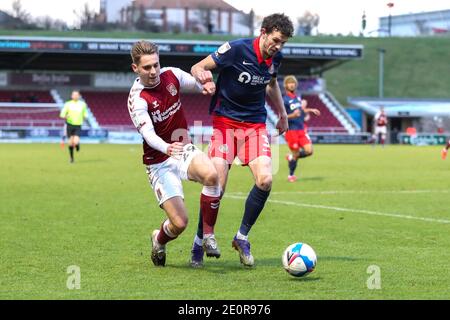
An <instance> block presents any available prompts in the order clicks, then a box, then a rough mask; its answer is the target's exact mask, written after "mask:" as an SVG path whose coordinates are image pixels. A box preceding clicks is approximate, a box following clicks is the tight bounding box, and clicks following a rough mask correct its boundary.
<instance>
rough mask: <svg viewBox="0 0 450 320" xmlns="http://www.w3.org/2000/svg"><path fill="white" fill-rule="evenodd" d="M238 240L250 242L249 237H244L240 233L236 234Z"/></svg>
mask: <svg viewBox="0 0 450 320" xmlns="http://www.w3.org/2000/svg"><path fill="white" fill-rule="evenodd" d="M236 238H237V239H239V240H248V235H247V236H244V235H243V234H242V233H240V232H239V231H238V232H237V233H236Z"/></svg>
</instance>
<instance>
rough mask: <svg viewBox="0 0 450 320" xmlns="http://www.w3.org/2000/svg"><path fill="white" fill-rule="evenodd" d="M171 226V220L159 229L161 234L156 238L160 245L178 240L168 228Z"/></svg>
mask: <svg viewBox="0 0 450 320" xmlns="http://www.w3.org/2000/svg"><path fill="white" fill-rule="evenodd" d="M168 224H169V220H166V221H164V222H163V223H162V224H161V228H160V229H159V233H158V236H157V237H156V240H157V241H158V243H159V244H161V245H164V244H166V243H167V242H169V241H172V240H174V239H176V237H177V236H176V235H174V234H172V233H171V232H170V231H169V230H168V228H167V225H168Z"/></svg>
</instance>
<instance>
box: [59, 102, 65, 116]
mask: <svg viewBox="0 0 450 320" xmlns="http://www.w3.org/2000/svg"><path fill="white" fill-rule="evenodd" d="M66 115H67V103H64V107H63V108H62V109H61V112H60V113H59V117H60V118H63V119H65V118H66Z"/></svg>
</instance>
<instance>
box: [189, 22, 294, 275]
mask: <svg viewBox="0 0 450 320" xmlns="http://www.w3.org/2000/svg"><path fill="white" fill-rule="evenodd" d="M293 31H294V28H293V25H292V22H291V21H290V19H289V18H288V17H287V16H285V15H283V14H272V15H270V16H267V17H265V18H264V20H263V22H262V26H261V33H260V36H259V37H257V38H254V39H238V40H235V41H231V42H226V43H224V44H223V45H222V46H221V47H220V48H219V49H218V50H217V51H216V52H215V53H213V54H211V55H209V56H208V57H206V58H205V59H203V60H202V61H200V62H199V63H197V64H195V65H194V66H193V67H192V69H191V73H192V75H193V76H194V77H195V78H196V79H197V80H198V81H200V82H201V83H203V82H204V81H209V80H210V79H209V78H207V77H205V73H204V72H205V71H207V70H212V69H216V68H217V69H218V71H219V76H218V79H217V83H216V86H217V91H216V94H215V95H214V97H213V98H212V99H211V104H210V111H213V109H215V111H214V116H213V129H214V131H213V136H212V137H211V143H210V148H209V156H210V157H211V158H212V161H213V163H214V166H215V167H216V169H217V173H218V175H219V181H220V185H221V188H222V194H223V192H224V191H225V187H226V184H227V178H228V171H229V169H230V166H231V164H232V162H233V160H234V159H235V157H236V156H237V157H238V158H239V160H240V161H241V163H242V164H243V165H248V166H249V167H250V170H251V172H252V174H253V177H254V179H255V185H254V187H253V189H252V190H251V191H250V194H249V195H248V198H247V200H246V203H245V211H244V216H243V218H242V222H241V226H240V228H239V230H238V232H237V234H236V235H235V236H234V238H233V241H232V245H233V247H234V248H235V249H236V250H238V251H239V257H240V261H241V263H242V264H244V265H245V266H253V265H254V258H253V256H252V254H251V252H250V242H249V241H248V233H249V231H250V229H251V227H252V226H253V224H254V223H255V222H256V220H257V218H258V216H259V214H260V213H261V211H262V210H263V208H264V205H265V203H266V201H267V198H268V196H269V194H270V189H271V187H272V160H271V150H270V143H269V139H268V136H267V131H266V126H265V122H266V117H267V112H266V109H265V98H266V93H267V95H268V96H269V97H270V99H271V100H272V101H273V102H274V104H275V108H276V111H277V112H278V115H279V117H280V119H279V121H278V124H277V129H278V130H279V133H280V134H281V133H283V132H285V131H286V129H287V115H286V111H285V110H284V107H283V100H282V97H281V91H280V88H279V86H278V82H277V79H276V75H277V72H278V68H279V66H280V63H281V59H282V55H281V49H282V47H283V45H284V44H285V43H286V42H287V40H288V39H289V38H290V37H292V34H293ZM203 214H204V213H203V212H200V215H203ZM200 221H202V219H200ZM201 235H202V226H201V224H200V225H199V228H198V231H197V236H196V238H195V240H194V246H193V248H194V249H196V250H193V256H192V260H193V261H195V260H198V259H200V257H202V256H203V252H202V251H201V247H200V246H199V244H200V241H201V240H200V237H201Z"/></svg>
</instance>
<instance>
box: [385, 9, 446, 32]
mask: <svg viewBox="0 0 450 320" xmlns="http://www.w3.org/2000/svg"><path fill="white" fill-rule="evenodd" d="M389 20H390V21H389ZM389 25H390V26H389ZM379 34H380V35H381V36H387V35H389V34H390V35H391V36H398V37H415V36H429V35H436V34H450V10H441V11H432V12H422V13H411V14H403V15H398V16H390V17H389V16H388V17H381V18H380V28H379Z"/></svg>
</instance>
